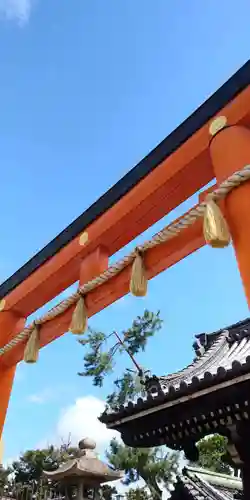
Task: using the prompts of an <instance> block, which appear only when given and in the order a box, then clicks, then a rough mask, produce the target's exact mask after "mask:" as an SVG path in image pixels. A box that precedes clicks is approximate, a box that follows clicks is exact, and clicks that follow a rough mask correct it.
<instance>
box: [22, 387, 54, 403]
mask: <svg viewBox="0 0 250 500" xmlns="http://www.w3.org/2000/svg"><path fill="white" fill-rule="evenodd" d="M51 399H54V391H53V390H51V389H44V390H42V391H41V392H38V393H35V394H30V395H29V396H28V397H27V400H28V401H29V402H30V403H35V404H44V403H47V402H48V401H49V400H51Z"/></svg>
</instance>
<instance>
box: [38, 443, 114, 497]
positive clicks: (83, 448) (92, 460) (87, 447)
mask: <svg viewBox="0 0 250 500" xmlns="http://www.w3.org/2000/svg"><path fill="white" fill-rule="evenodd" d="M78 446H79V456H78V457H77V458H73V459H70V460H68V461H67V462H65V463H64V464H62V465H60V466H59V468H58V469H57V470H55V471H51V472H46V471H44V476H45V477H47V479H49V480H51V481H53V482H57V483H59V484H60V486H61V487H62V488H63V490H64V491H65V498H66V500H72V499H73V498H75V499H76V500H100V499H101V497H102V495H101V488H100V486H101V484H103V483H106V482H109V481H115V480H117V479H121V477H122V476H123V473H122V472H121V471H114V470H112V469H111V468H110V467H109V466H108V465H106V464H105V463H103V462H102V461H101V460H99V459H98V458H97V455H96V453H95V451H94V450H95V447H96V443H95V441H93V440H92V439H89V438H85V439H82V440H81V441H80V442H79V445H78Z"/></svg>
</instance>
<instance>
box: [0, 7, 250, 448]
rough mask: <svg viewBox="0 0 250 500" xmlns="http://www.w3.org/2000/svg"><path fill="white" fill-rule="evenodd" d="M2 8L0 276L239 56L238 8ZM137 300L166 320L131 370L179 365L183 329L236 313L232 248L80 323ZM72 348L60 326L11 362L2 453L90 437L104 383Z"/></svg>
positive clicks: (239, 300) (188, 353) (243, 38)
mask: <svg viewBox="0 0 250 500" xmlns="http://www.w3.org/2000/svg"><path fill="white" fill-rule="evenodd" d="M0 13H1V15H2V17H1V21H0V51H1V57H0V74H1V92H0V110H1V114H0V151H1V164H2V168H1V183H0V194H1V206H2V210H1V214H0V221H1V259H0V279H1V280H2V281H3V280H4V279H6V278H7V277H8V276H9V275H10V274H12V273H13V272H14V271H15V270H16V269H17V268H19V267H20V266H21V265H22V264H23V263H24V262H25V261H26V260H28V259H29V258H30V257H31V256H32V255H33V254H34V253H35V252H37V251H38V250H39V249H40V248H42V247H43V246H44V245H45V244H46V243H47V242H49V241H50V240H51V239H52V238H53V237H54V236H55V235H56V234H58V233H59V232H60V231H61V230H62V229H63V228H64V227H66V226H67V225H68V224H69V223H70V222H71V221H72V220H73V219H74V218H76V217H77V216H78V215H79V214H80V213H81V212H83V211H84V209H86V208H87V207H88V206H89V205H90V204H91V203H92V202H93V201H95V200H96V199H97V198H98V197H99V196H100V195H101V194H103V193H104V192H105V191H106V190H107V189H108V188H109V187H110V186H111V185H112V184H114V183H115V182H116V181H117V180H118V179H119V178H120V177H121V176H122V175H124V174H125V173H126V172H127V171H128V170H129V169H130V168H132V167H133V166H134V165H135V164H136V163H137V162H138V161H139V160H140V159H141V158H142V157H144V156H145V155H146V154H147V153H148V152H149V151H150V150H151V149H152V148H153V147H154V146H155V145H156V144H157V143H158V142H160V141H161V140H162V139H163V138H164V137H165V136H166V135H167V134H168V133H170V132H171V131H172V130H173V129H174V128H175V127H176V126H177V125H178V124H179V123H180V122H181V121H183V120H184V119H185V118H186V117H187V116H188V115H189V114H190V113H191V112H192V111H193V110H194V109H195V108H196V107H197V106H199V105H200V104H201V103H202V102H203V101H204V100H205V99H206V98H207V97H208V96H209V95H210V94H211V93H213V92H214V91H215V90H216V89H217V88H218V87H219V86H220V85H221V84H222V83H223V82H224V81H226V80H227V79H228V78H229V77H230V76H231V75H232V74H233V73H234V72H235V71H236V70H237V69H238V68H239V67H240V66H241V65H242V64H243V63H244V62H245V61H246V60H247V59H248V57H249V46H250V31H249V19H250V3H249V1H248V0H240V1H239V2H234V1H233V0H220V2H218V1H216V0H210V2H201V1H200V0H192V1H186V0H179V1H178V2H177V1H176V0H154V1H152V0H136V1H135V0H123V1H122V0H91V1H90V0H71V1H69V0H34V1H32V0H0ZM201 168H202V165H201ZM196 200H197V199H196V197H193V199H192V200H189V201H188V202H186V203H185V204H184V205H183V206H181V207H179V208H178V210H177V211H175V213H174V214H170V215H169V216H168V217H167V218H165V219H166V220H165V221H161V222H159V223H158V224H157V225H156V227H154V228H153V229H151V230H150V231H148V233H147V236H148V235H150V234H151V233H152V231H155V229H160V228H161V227H162V226H163V223H166V221H169V220H171V218H173V217H174V216H176V215H177V214H179V213H181V212H182V211H184V210H186V209H187V207H189V206H191V204H192V203H194V202H196ZM144 237H145V235H144ZM141 239H143V236H142V237H141ZM126 250H127V249H123V250H122V252H121V253H125V251H126ZM145 307H147V308H149V309H151V310H157V309H160V310H161V315H162V317H163V319H164V327H163V329H162V331H161V332H160V333H159V334H158V336H157V338H155V339H154V340H153V341H151V342H150V345H149V347H148V351H147V353H146V354H145V355H144V356H143V358H141V361H142V363H143V365H144V366H147V367H150V368H151V369H152V371H155V372H156V373H166V372H171V371H173V370H176V369H178V368H181V367H183V365H185V364H186V363H187V362H189V361H190V360H191V359H192V340H193V336H194V334H196V333H199V332H202V331H210V330H213V329H217V328H220V327H222V326H225V325H227V324H230V323H231V322H234V321H237V320H240V319H243V318H244V317H246V316H247V315H248V309H247V305H246V302H245V298H244V294H243V291H242V287H241V282H240V278H239V274H238V270H237V266H236V262H235V258H234V255H233V250H232V248H229V249H227V250H223V251H216V250H211V249H210V248H204V249H202V250H200V251H199V252H197V253H196V254H194V255H192V256H190V257H189V258H187V259H185V260H184V261H183V262H181V263H179V264H178V265H176V266H175V267H174V268H171V269H169V270H168V271H166V272H165V273H163V274H162V275H161V276H159V277H157V278H156V279H155V280H153V281H152V282H151V283H150V287H149V294H148V296H147V298H146V299H145V300H137V299H134V298H132V297H127V298H125V299H123V300H121V301H120V302H118V303H117V304H114V305H113V306H111V307H110V308H108V309H107V310H105V311H103V312H102V313H100V314H99V315H97V316H96V317H95V318H93V319H92V320H91V325H92V326H93V327H98V328H102V329H104V331H106V332H109V331H111V330H113V329H117V330H122V329H125V328H126V327H129V326H130V323H131V321H132V319H133V318H134V316H135V315H137V314H140V313H142V312H143V310H144V308H145ZM82 357H83V349H82V348H81V347H80V346H79V345H78V344H77V342H76V339H75V338H74V337H73V336H71V335H69V334H68V335H65V336H64V337H63V338H61V339H59V340H58V341H56V342H54V343H53V344H52V345H50V346H47V347H46V348H45V349H44V350H42V351H41V355H40V360H39V363H38V364H37V365H36V366H25V365H23V364H21V365H20V366H19V367H18V370H17V376H16V381H15V386H14V389H13V394H12V398H11V402H10V406H9V412H8V417H7V421H6V426H5V433H4V444H5V456H6V457H15V456H16V455H18V453H19V452H20V451H23V450H25V449H27V448H30V447H34V446H38V445H39V443H45V442H46V441H53V440H56V439H58V436H59V437H60V435H62V434H64V437H65V433H66V432H69V431H71V432H72V434H73V435H75V436H76V437H78V435H80V434H81V433H82V434H86V432H88V433H91V432H93V434H94V435H95V437H96V436H97V435H100V433H102V431H101V430H100V428H99V427H98V428H96V427H95V428H94V427H93V426H94V424H93V419H92V416H93V414H94V412H95V411H97V410H98V408H99V407H98V408H97V406H98V404H99V401H98V400H93V399H92V400H91V399H89V397H90V396H91V395H93V396H95V397H96V398H104V397H105V394H106V393H107V391H108V390H109V389H110V387H111V381H108V382H107V384H106V386H105V388H104V389H102V390H95V389H93V388H92V386H91V382H90V381H88V380H84V379H82V378H79V377H78V376H77V374H76V373H77V371H78V370H81V368H82ZM125 363H126V360H123V361H122V363H121V364H123V365H124V364H125ZM121 368H122V367H121V365H120V364H119V369H117V371H116V372H117V373H119V370H121ZM91 402H92V403H93V404H94V405H95V404H96V405H97V406H95V408H97V410H93V411H92V410H90V406H91V405H90V403H91ZM92 403H91V404H92ZM93 404H92V406H93ZM91 411H92V413H91ZM95 425H96V424H95ZM91 426H92V427H91ZM98 433H99V434H98ZM62 437H63V436H62ZM97 437H98V436H97ZM99 437H100V436H99Z"/></svg>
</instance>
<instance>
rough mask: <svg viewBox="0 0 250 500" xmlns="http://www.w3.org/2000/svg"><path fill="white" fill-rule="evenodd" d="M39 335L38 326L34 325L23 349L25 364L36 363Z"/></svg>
mask: <svg viewBox="0 0 250 500" xmlns="http://www.w3.org/2000/svg"><path fill="white" fill-rule="evenodd" d="M39 348H40V333H39V327H38V325H35V326H34V328H33V331H32V332H31V334H30V336H29V338H28V341H27V344H26V346H25V349H24V356H23V360H24V361H25V363H36V362H37V360H38V357H39Z"/></svg>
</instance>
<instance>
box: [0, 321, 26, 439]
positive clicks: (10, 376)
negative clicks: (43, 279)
mask: <svg viewBox="0 0 250 500" xmlns="http://www.w3.org/2000/svg"><path fill="white" fill-rule="evenodd" d="M25 321H26V319H25V318H22V317H20V316H19V315H17V314H15V313H13V312H11V311H1V315H0V331H1V333H3V332H4V335H3V336H2V343H3V345H4V344H5V343H6V342H8V340H9V337H10V336H11V334H13V333H14V334H17V333H18V332H19V331H20V330H22V329H23V328H24V325H25ZM15 371H16V366H11V367H8V368H6V367H5V366H3V365H2V364H1V360H0V383H1V391H0V393H1V401H0V439H1V437H2V431H3V426H4V422H5V417H6V413H7V409H8V405H9V399H10V395H11V390H12V385H13V381H14V377H15Z"/></svg>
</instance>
